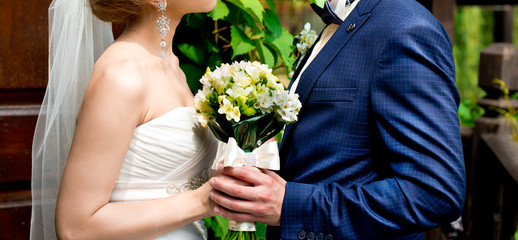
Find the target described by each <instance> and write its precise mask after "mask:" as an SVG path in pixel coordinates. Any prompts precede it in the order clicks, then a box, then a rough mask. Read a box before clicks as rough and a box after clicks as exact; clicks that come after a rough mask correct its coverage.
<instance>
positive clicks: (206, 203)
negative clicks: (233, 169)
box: [197, 172, 251, 217]
mask: <svg viewBox="0 0 518 240" xmlns="http://www.w3.org/2000/svg"><path fill="white" fill-rule="evenodd" d="M213 177H217V178H220V179H225V180H226V181H230V182H232V183H233V184H237V185H241V186H251V184H250V183H247V182H244V181H241V180H239V179H236V178H233V177H229V176H226V175H224V174H221V173H217V172H216V173H215V176H213ZM197 190H198V191H199V192H200V194H201V196H202V197H201V199H202V205H203V207H204V208H205V209H206V212H207V214H208V216H207V217H212V216H214V215H216V213H215V212H214V207H215V206H216V204H215V203H214V201H212V200H211V199H210V198H209V195H210V192H211V191H214V188H212V187H211V186H210V184H209V183H208V182H206V183H204V184H203V185H202V186H201V187H199V188H198V189H197Z"/></svg>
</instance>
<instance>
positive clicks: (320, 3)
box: [309, 0, 326, 8]
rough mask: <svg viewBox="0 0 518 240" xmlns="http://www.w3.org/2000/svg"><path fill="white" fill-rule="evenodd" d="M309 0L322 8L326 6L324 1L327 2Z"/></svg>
mask: <svg viewBox="0 0 518 240" xmlns="http://www.w3.org/2000/svg"><path fill="white" fill-rule="evenodd" d="M309 2H310V3H314V4H316V5H317V6H319V7H321V8H324V3H325V2H326V0H309Z"/></svg>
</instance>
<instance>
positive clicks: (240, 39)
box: [230, 26, 255, 58]
mask: <svg viewBox="0 0 518 240" xmlns="http://www.w3.org/2000/svg"><path fill="white" fill-rule="evenodd" d="M230 35H231V37H232V42H231V44H232V50H233V51H234V54H233V55H232V58H235V57H236V56H238V55H242V54H245V53H249V52H250V51H252V50H254V48H255V46H254V42H253V41H252V40H250V38H249V37H248V36H247V35H246V34H245V33H244V32H243V30H241V29H240V28H239V27H237V26H232V27H231V28H230Z"/></svg>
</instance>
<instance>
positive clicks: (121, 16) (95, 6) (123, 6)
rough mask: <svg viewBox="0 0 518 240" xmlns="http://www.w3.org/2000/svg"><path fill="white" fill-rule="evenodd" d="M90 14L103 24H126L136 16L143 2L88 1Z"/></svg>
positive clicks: (125, 0)
mask: <svg viewBox="0 0 518 240" xmlns="http://www.w3.org/2000/svg"><path fill="white" fill-rule="evenodd" d="M89 1H90V7H91V8H92V13H93V14H94V15H95V16H97V17H98V18H99V19H101V20H102V21H105V22H113V23H127V22H128V21H129V20H131V19H132V18H133V17H135V16H137V15H138V14H139V13H140V11H141V10H142V6H143V5H144V4H145V2H146V1H145V0H89Z"/></svg>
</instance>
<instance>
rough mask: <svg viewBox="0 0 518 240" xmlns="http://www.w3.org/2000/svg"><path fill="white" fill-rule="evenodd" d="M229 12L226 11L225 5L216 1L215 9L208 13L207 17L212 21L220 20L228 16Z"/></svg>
mask: <svg viewBox="0 0 518 240" xmlns="http://www.w3.org/2000/svg"><path fill="white" fill-rule="evenodd" d="M229 13H230V11H229V10H228V7H227V4H225V3H224V2H223V1H222V0H218V2H217V3H216V7H214V9H213V10H212V11H211V12H209V13H208V15H209V17H211V18H212V20H214V21H216V20H220V19H223V18H224V17H226V16H228V14H229Z"/></svg>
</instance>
